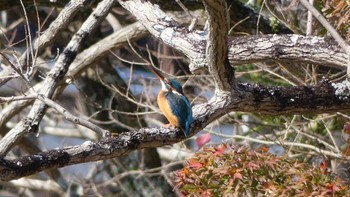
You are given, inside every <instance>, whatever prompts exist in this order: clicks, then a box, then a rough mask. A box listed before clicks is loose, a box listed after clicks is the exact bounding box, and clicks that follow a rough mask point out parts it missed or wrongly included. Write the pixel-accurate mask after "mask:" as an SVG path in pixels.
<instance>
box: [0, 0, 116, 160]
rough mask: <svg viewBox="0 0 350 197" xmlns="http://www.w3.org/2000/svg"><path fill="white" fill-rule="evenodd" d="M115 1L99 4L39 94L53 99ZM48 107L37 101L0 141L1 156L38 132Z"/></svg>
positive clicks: (66, 49)
mask: <svg viewBox="0 0 350 197" xmlns="http://www.w3.org/2000/svg"><path fill="white" fill-rule="evenodd" d="M113 4H114V1H113V0H104V1H102V2H100V3H99V4H98V6H97V7H96V9H95V10H94V11H93V12H92V13H91V15H90V16H89V18H88V19H87V20H86V21H85V22H84V23H83V24H82V26H81V28H80V29H79V30H78V32H77V33H76V34H75V35H74V36H73V38H72V40H71V41H70V42H69V43H68V45H67V47H66V48H65V49H64V51H63V52H62V54H61V55H60V56H59V58H58V60H57V62H56V64H55V66H54V67H53V68H52V69H51V71H50V72H49V73H48V75H47V77H46V78H45V80H44V83H43V86H42V87H41V89H40V90H39V94H41V95H43V96H45V97H48V98H51V97H52V95H53V93H54V91H55V90H56V87H57V84H58V83H59V82H60V81H61V79H62V78H63V77H64V76H65V74H66V72H67V71H68V68H69V66H70V64H71V63H72V62H73V61H74V59H75V57H76V55H77V51H78V49H79V48H80V46H81V44H82V43H83V41H84V40H86V39H87V38H88V36H89V35H90V34H91V32H92V31H93V30H94V29H95V28H96V27H98V25H99V24H100V23H101V21H102V20H103V19H104V17H105V16H106V15H107V14H108V12H109V10H110V9H111V7H112V5H113ZM46 108H47V106H46V105H45V104H44V103H42V102H41V101H35V102H34V104H33V107H32V108H31V110H30V112H29V114H28V115H27V117H25V118H23V119H22V120H21V121H20V122H19V123H18V124H17V125H16V126H15V127H14V128H13V129H11V130H10V131H9V132H8V133H7V134H6V135H5V136H4V137H3V138H2V139H1V141H0V155H1V156H4V155H5V154H6V153H7V152H8V151H9V150H10V148H11V147H12V146H13V145H14V144H16V142H17V141H18V140H19V139H20V138H21V137H22V136H23V135H24V134H25V133H26V132H36V131H37V128H38V126H39V124H40V121H41V119H42V117H43V116H44V114H45V111H46Z"/></svg>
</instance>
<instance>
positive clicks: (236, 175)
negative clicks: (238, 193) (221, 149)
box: [233, 172, 243, 180]
mask: <svg viewBox="0 0 350 197" xmlns="http://www.w3.org/2000/svg"><path fill="white" fill-rule="evenodd" d="M233 178H234V179H239V180H242V179H243V177H242V174H241V173H239V172H236V173H235V174H234V175H233Z"/></svg>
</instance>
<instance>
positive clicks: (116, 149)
mask: <svg viewBox="0 0 350 197" xmlns="http://www.w3.org/2000/svg"><path fill="white" fill-rule="evenodd" d="M345 83H346V82H345ZM345 83H344V84H331V83H329V82H327V81H323V82H321V83H319V84H317V85H315V86H298V87H283V88H282V87H262V86H258V85H250V84H239V85H238V87H239V88H240V90H242V91H244V92H247V94H244V95H242V97H232V96H230V95H221V96H216V97H214V98H213V99H212V100H210V101H209V102H207V103H203V104H200V105H196V106H194V107H193V113H194V121H193V123H192V124H191V130H190V131H191V133H190V135H191V136H192V135H194V134H195V133H197V132H199V131H200V130H201V129H203V128H204V127H205V126H206V125H208V124H209V123H210V122H212V121H213V120H215V119H217V118H218V117H220V116H222V115H224V114H227V113H229V112H232V111H250V112H261V113H266V114H286V113H287V114H288V113H290V114H296V113H305V109H306V110H308V112H309V113H325V112H335V111H349V110H350V99H349V98H350V88H349V85H347V84H345ZM184 138H185V137H184V136H183V133H182V132H181V131H180V130H178V129H169V128H152V129H149V128H142V129H140V130H138V131H133V132H127V133H122V134H120V135H118V136H116V137H113V138H108V139H104V140H102V141H100V142H98V143H93V142H90V141H87V142H85V143H84V144H82V145H79V146H71V147H66V148H61V149H54V150H50V151H47V152H42V153H38V154H35V155H29V156H23V157H21V158H18V159H14V160H8V159H1V158H0V173H1V175H2V176H0V181H9V180H13V179H17V178H20V177H23V176H28V175H30V174H34V173H37V172H40V171H43V170H45V169H49V168H59V167H64V166H68V165H73V164H78V163H84V162H91V161H98V160H106V159H110V158H114V157H119V156H122V155H125V154H127V153H129V152H130V151H133V150H137V149H142V148H148V147H159V146H164V145H170V144H174V143H176V142H179V141H181V140H183V139H184Z"/></svg>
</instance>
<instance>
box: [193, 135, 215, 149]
mask: <svg viewBox="0 0 350 197" xmlns="http://www.w3.org/2000/svg"><path fill="white" fill-rule="evenodd" d="M210 140H211V135H210V133H206V134H203V135H201V136H199V137H197V139H196V144H197V146H198V148H202V147H203V146H204V145H205V144H206V143H208V142H210Z"/></svg>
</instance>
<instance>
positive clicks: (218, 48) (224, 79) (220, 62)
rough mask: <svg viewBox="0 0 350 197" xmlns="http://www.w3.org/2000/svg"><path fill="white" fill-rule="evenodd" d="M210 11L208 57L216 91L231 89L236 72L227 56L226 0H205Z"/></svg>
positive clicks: (206, 7) (205, 4) (207, 9)
mask: <svg viewBox="0 0 350 197" xmlns="http://www.w3.org/2000/svg"><path fill="white" fill-rule="evenodd" d="M203 3H204V7H205V9H206V11H207V12H208V14H209V16H208V41H207V45H206V59H207V62H208V67H209V72H210V73H211V74H212V75H213V77H214V81H215V91H226V92H228V91H230V90H232V86H231V84H232V83H233V79H234V76H233V75H234V74H233V72H232V71H233V70H232V68H231V67H230V65H229V62H228V57H227V52H228V50H227V33H228V30H229V27H228V18H227V17H228V13H227V5H226V2H225V1H224V0H216V1H211V0H210V1H209V0H203Z"/></svg>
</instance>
